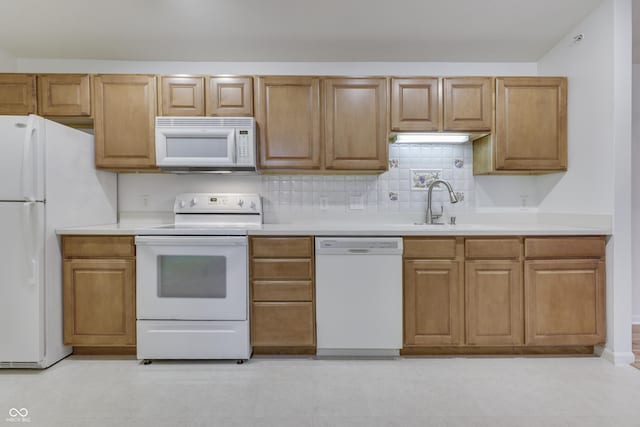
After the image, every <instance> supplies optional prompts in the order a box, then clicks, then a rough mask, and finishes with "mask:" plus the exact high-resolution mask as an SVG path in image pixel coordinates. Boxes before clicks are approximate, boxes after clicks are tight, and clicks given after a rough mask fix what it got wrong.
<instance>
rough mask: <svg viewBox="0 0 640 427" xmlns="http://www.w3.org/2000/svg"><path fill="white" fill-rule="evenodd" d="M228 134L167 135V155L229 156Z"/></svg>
mask: <svg viewBox="0 0 640 427" xmlns="http://www.w3.org/2000/svg"><path fill="white" fill-rule="evenodd" d="M227 147H228V146H227V136H226V135H210V136H207V137H206V138H203V137H193V138H192V137H188V136H180V137H173V136H167V157H178V158H179V157H209V158H227V157H229V152H228V149H227Z"/></svg>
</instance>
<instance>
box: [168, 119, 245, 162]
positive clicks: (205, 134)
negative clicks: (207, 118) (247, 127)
mask: <svg viewBox="0 0 640 427" xmlns="http://www.w3.org/2000/svg"><path fill="white" fill-rule="evenodd" d="M156 163H157V165H158V167H206V166H212V167H215V166H233V165H235V163H236V130H235V128H215V129H169V128H156Z"/></svg>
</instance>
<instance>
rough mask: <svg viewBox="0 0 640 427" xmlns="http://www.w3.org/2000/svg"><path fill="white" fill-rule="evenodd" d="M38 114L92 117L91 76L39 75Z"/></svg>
mask: <svg viewBox="0 0 640 427" xmlns="http://www.w3.org/2000/svg"><path fill="white" fill-rule="evenodd" d="M38 112H39V114H40V115H43V116H71V117H76V116H77V117H81V116H90V115H91V87H90V78H89V75H88V74H44V75H39V76H38Z"/></svg>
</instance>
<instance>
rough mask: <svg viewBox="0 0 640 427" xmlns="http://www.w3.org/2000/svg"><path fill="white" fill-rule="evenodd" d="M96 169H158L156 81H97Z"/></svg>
mask: <svg viewBox="0 0 640 427" xmlns="http://www.w3.org/2000/svg"><path fill="white" fill-rule="evenodd" d="M94 116H95V118H94V131H95V144H96V167H98V168H104V169H125V170H126V169H129V170H132V169H133V170H135V169H149V168H154V167H155V163H156V159H155V116H156V77H155V76H150V75H127V74H118V75H114V74H103V75H96V76H95V77H94Z"/></svg>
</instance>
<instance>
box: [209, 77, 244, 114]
mask: <svg viewBox="0 0 640 427" xmlns="http://www.w3.org/2000/svg"><path fill="white" fill-rule="evenodd" d="M206 93H207V110H206V112H207V116H228V117H233V116H237V117H243V116H249V117H250V116H253V78H251V77H241V76H233V77H207V90H206Z"/></svg>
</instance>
